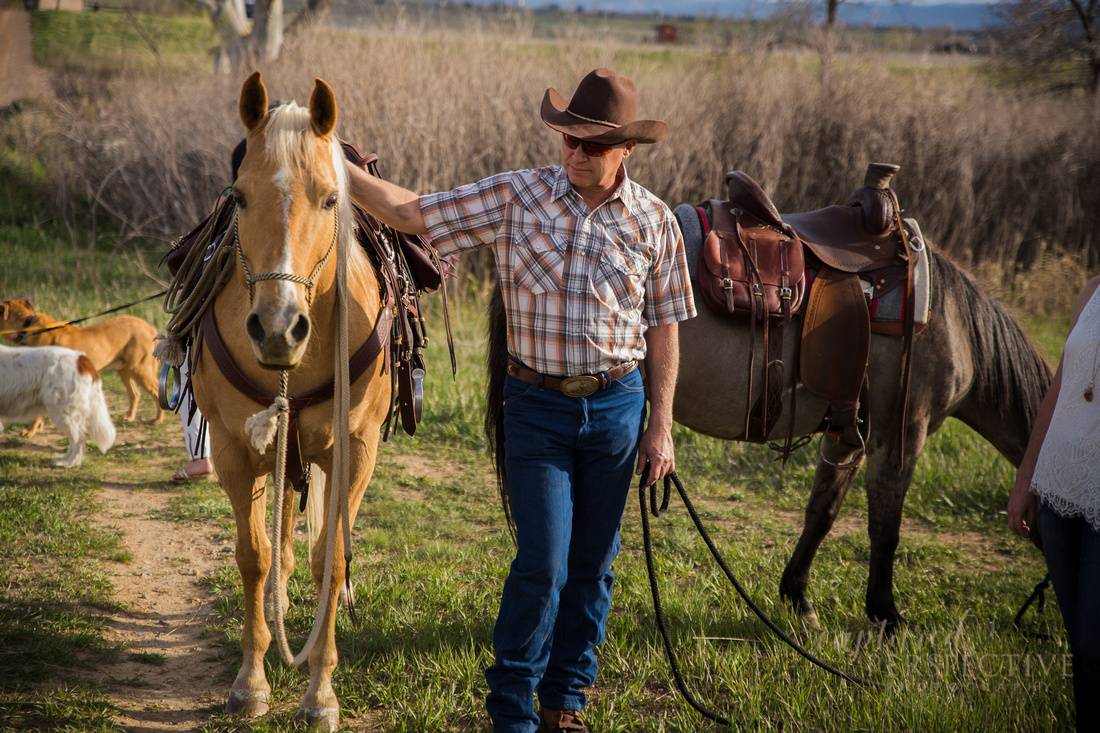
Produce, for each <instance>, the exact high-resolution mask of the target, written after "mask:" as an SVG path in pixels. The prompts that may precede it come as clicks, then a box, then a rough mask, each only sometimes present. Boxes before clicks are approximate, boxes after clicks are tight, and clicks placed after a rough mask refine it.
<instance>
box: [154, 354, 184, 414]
mask: <svg viewBox="0 0 1100 733" xmlns="http://www.w3.org/2000/svg"><path fill="white" fill-rule="evenodd" d="M169 380H171V386H169ZM158 381H159V384H158V387H159V389H158V390H157V399H158V400H159V402H160V406H161V409H164V410H175V409H176V407H177V406H178V405H179V403H180V397H181V396H182V392H183V390H182V389H181V388H180V368H179V367H174V366H169V365H168V364H161V366H160V379H159V380H158Z"/></svg>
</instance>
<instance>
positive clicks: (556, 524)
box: [485, 370, 645, 733]
mask: <svg viewBox="0 0 1100 733" xmlns="http://www.w3.org/2000/svg"><path fill="white" fill-rule="evenodd" d="M644 423H645V393H644V390H643V387H642V378H641V376H640V375H639V374H638V371H637V370H635V371H634V372H631V373H630V374H628V375H626V376H624V377H623V378H621V379H619V380H618V381H616V382H614V383H613V384H611V385H610V386H609V387H608V388H607V389H604V390H601V391H599V392H596V393H594V394H592V395H590V396H588V397H581V398H576V397H568V396H566V395H564V394H562V393H561V392H557V391H554V390H548V389H540V388H539V387H537V386H532V385H528V384H525V383H523V382H520V381H519V380H517V379H514V378H512V377H508V378H507V380H506V382H505V385H504V435H505V444H504V453H505V470H506V472H507V476H508V489H509V498H510V500H511V505H512V515H513V517H514V518H515V522H516V543H517V548H516V558H515V560H513V561H512V566H511V569H510V571H509V573H508V579H507V580H506V581H505V583H504V591H503V593H502V595H501V600H500V612H499V614H498V616H497V623H496V627H495V628H494V630H493V651H494V658H495V661H494V664H493V666H491V667H490V668H489V669H488V670H486V672H485V679H486V681H487V682H488V684H489V694H488V696H487V697H486V700H485V708H486V710H488V712H489V716H490V717H491V718H492V720H493V730H494V731H496V732H497V733H501V732H502V731H509V732H514V733H519V732H520V731H534V730H535V728H536V727H538V722H539V721H538V717H537V716H536V715H535V709H534V696H535V694H536V692H537V694H538V698H539V702H540V704H541V705H542V706H543V707H545V708H552V709H555V710H581V709H582V708H584V706H585V703H586V702H587V699H586V698H585V695H584V693H583V692H582V691H581V690H582V688H584V687H590V686H591V685H592V684H593V683H594V682H595V680H596V654H595V648H596V646H597V645H599V644H600V643H601V642H602V641H603V638H604V628H605V626H606V623H607V616H608V613H609V612H610V610H611V587H612V585H613V581H614V576H613V574H612V572H611V563H612V561H613V560H614V559H615V556H616V555H617V554H618V552H619V525H620V524H621V522H622V515H623V508H624V506H625V504H626V497H627V494H628V493H629V491H630V484H631V479H632V477H633V475H634V466H635V461H636V460H637V454H638V438H639V437H640V435H641V432H642V427H643V425H644Z"/></svg>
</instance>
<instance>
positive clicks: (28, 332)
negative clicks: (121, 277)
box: [0, 290, 168, 346]
mask: <svg viewBox="0 0 1100 733" xmlns="http://www.w3.org/2000/svg"><path fill="white" fill-rule="evenodd" d="M167 292H168V291H167V290H162V291H160V292H159V293H153V294H152V295H148V296H146V297H144V298H142V299H141V300H135V301H134V302H132V303H126V304H125V305H117V306H115V307H114V308H108V309H107V310H105V311H101V312H99V313H96V314H94V315H90V316H84V317H83V318H75V319H73V320H71V321H65V322H64V323H55V324H54V325H52V326H46V327H45V328H33V329H32V328H28V326H30V325H31V324H32V323H34V317H35V316H37V315H38V314H37V313H32V314H31V315H29V316H27V320H25V321H24V322H23V326H22V328H19V329H8V330H5V331H0V335H2V336H7V335H8V334H11V333H14V334H18V336H19V338H18V339H17V340H18V341H19V345H20V346H26V345H27V337H28V336H33V335H35V334H39V333H46V332H47V331H56V330H57V329H59V328H65V326H75V325H77V324H80V323H84V322H85V321H90V320H92V319H93V318H99V317H101V316H106V315H110V314H111V313H117V312H118V311H121V310H126V309H127V308H133V307H134V306H135V305H140V304H141V303H144V302H145V301H147V300H152V299H153V298H159V297H161V296H162V295H164V294H166V293H167Z"/></svg>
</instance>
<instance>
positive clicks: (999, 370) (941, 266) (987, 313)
mask: <svg viewBox="0 0 1100 733" xmlns="http://www.w3.org/2000/svg"><path fill="white" fill-rule="evenodd" d="M932 266H933V274H932V282H933V284H934V285H935V286H936V288H937V290H939V291H940V297H939V298H936V300H937V301H939V302H938V303H936V304H935V305H934V307H937V306H938V308H937V309H938V311H939V312H940V313H943V312H944V303H943V299H946V298H948V297H950V298H952V299H953V300H954V301H955V303H956V304H957V306H958V308H957V310H958V313H959V318H960V319H962V321H963V323H964V325H965V328H966V332H967V333H968V334H969V340H970V344H971V351H972V353H973V357H972V359H973V364H974V369H975V373H976V374H975V376H976V382H977V385H976V386H977V389H978V399H979V401H980V403H981V404H982V405H983V406H984V407H986V408H988V409H992V410H995V411H996V412H997V414H998V416H999V417H1001V418H1003V419H1005V420H1007V419H1008V418H1009V417H1010V416H1012V415H1022V416H1023V417H1024V423H1025V425H1026V426H1027V429H1028V431H1029V432H1030V430H1031V427H1032V426H1033V425H1034V424H1035V418H1036V417H1037V416H1038V414H1039V405H1040V403H1041V402H1042V401H1043V395H1045V394H1046V391H1047V388H1048V387H1049V386H1050V382H1051V379H1052V377H1053V373H1052V371H1051V368H1050V364H1048V363H1047V360H1046V359H1045V358H1043V355H1042V354H1041V353H1040V352H1039V350H1038V349H1037V348H1036V347H1035V344H1034V343H1033V342H1032V341H1031V339H1030V338H1028V335H1027V334H1026V333H1024V331H1023V329H1022V328H1021V327H1020V324H1019V322H1017V320H1016V319H1015V318H1014V317H1013V316H1012V314H1011V313H1010V312H1009V310H1008V309H1007V308H1006V307H1005V306H1004V305H1003V304H1001V303H1000V302H999V301H998V300H997V299H996V298H994V297H993V296H992V295H991V294H989V293H988V292H987V291H986V290H985V289H984V288H982V287H980V286H979V285H978V284H977V283H976V282H975V281H974V280H973V278H971V277H970V275H968V274H967V273H966V272H964V271H963V270H962V269H960V268H959V267H958V266H957V265H955V264H954V263H953V262H951V260H949V259H947V257H945V256H944V255H943V254H941V253H939V252H936V253H934V254H933V257H932Z"/></svg>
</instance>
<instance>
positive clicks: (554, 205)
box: [420, 166, 695, 377]
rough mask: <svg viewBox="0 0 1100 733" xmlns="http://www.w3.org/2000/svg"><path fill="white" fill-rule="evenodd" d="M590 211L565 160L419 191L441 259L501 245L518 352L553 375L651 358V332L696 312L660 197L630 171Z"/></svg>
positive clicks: (513, 346) (511, 345)
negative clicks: (423, 193)
mask: <svg viewBox="0 0 1100 733" xmlns="http://www.w3.org/2000/svg"><path fill="white" fill-rule="evenodd" d="M620 175H621V177H622V180H621V183H620V185H619V187H618V188H617V189H616V191H615V193H614V194H613V195H612V196H611V198H610V199H608V200H607V201H605V202H604V203H603V204H601V205H600V206H598V207H596V210H595V211H591V210H589V208H588V205H587V204H585V203H584V200H583V199H582V198H581V197H580V195H579V194H578V193H577V192H576V191H574V190H573V189H572V188H571V187H570V185H569V178H568V176H567V175H566V173H565V170H564V169H563V168H561V167H560V166H554V167H546V168H538V169H535V170H524V171H513V172H510V173H501V174H499V175H495V176H491V177H489V178H486V179H484V180H481V181H478V182H477V183H472V184H469V185H467V186H461V187H459V188H456V189H454V190H453V191H445V192H442V193H435V194H429V195H427V196H422V197H421V198H420V210H421V213H422V214H423V215H424V220H425V222H426V223H427V225H428V233H429V234H430V235H431V238H432V243H433V244H434V246H435V247H436V248H437V249H438V250H439V253H440V254H444V255H446V254H451V253H454V252H458V251H461V250H466V249H474V248H477V247H483V246H487V245H492V247H493V252H494V254H495V255H496V263H497V275H498V277H499V279H500V283H501V287H502V290H503V292H504V303H505V307H506V309H507V312H508V350H509V352H510V353H511V354H512V355H513V356H515V357H516V358H517V359H519V360H520V361H522V362H523V363H524V364H526V365H527V366H529V367H531V368H532V369H535V370H536V371H539V372H542V373H544V374H552V375H560V376H566V377H571V376H576V375H578V374H594V373H597V372H601V371H604V370H606V369H610V368H611V367H612V366H615V365H616V364H619V363H622V362H624V361H630V360H632V359H642V358H645V353H646V344H645V339H644V334H645V331H646V329H647V328H648V327H650V326H661V325H667V324H670V323H675V322H677V321H682V320H686V319H688V318H692V317H693V316H694V315H695V305H694V302H693V300H692V295H691V284H690V280H689V278H688V270H687V260H686V259H685V256H684V243H683V238H682V237H681V235H680V229H679V227H678V226H677V225H676V220H675V218H674V217H673V215H672V212H671V211H670V210H669V208H668V206H666V205H665V204H664V203H663V202H662V201H661V200H660V199H658V198H657V197H656V196H654V195H653V194H651V193H650V192H649V191H647V190H645V189H644V188H642V187H641V186H639V185H638V184H637V183H634V182H633V181H632V180H630V178H629V177H628V176H627V175H626V168H625V166H624V167H622V168H620Z"/></svg>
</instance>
